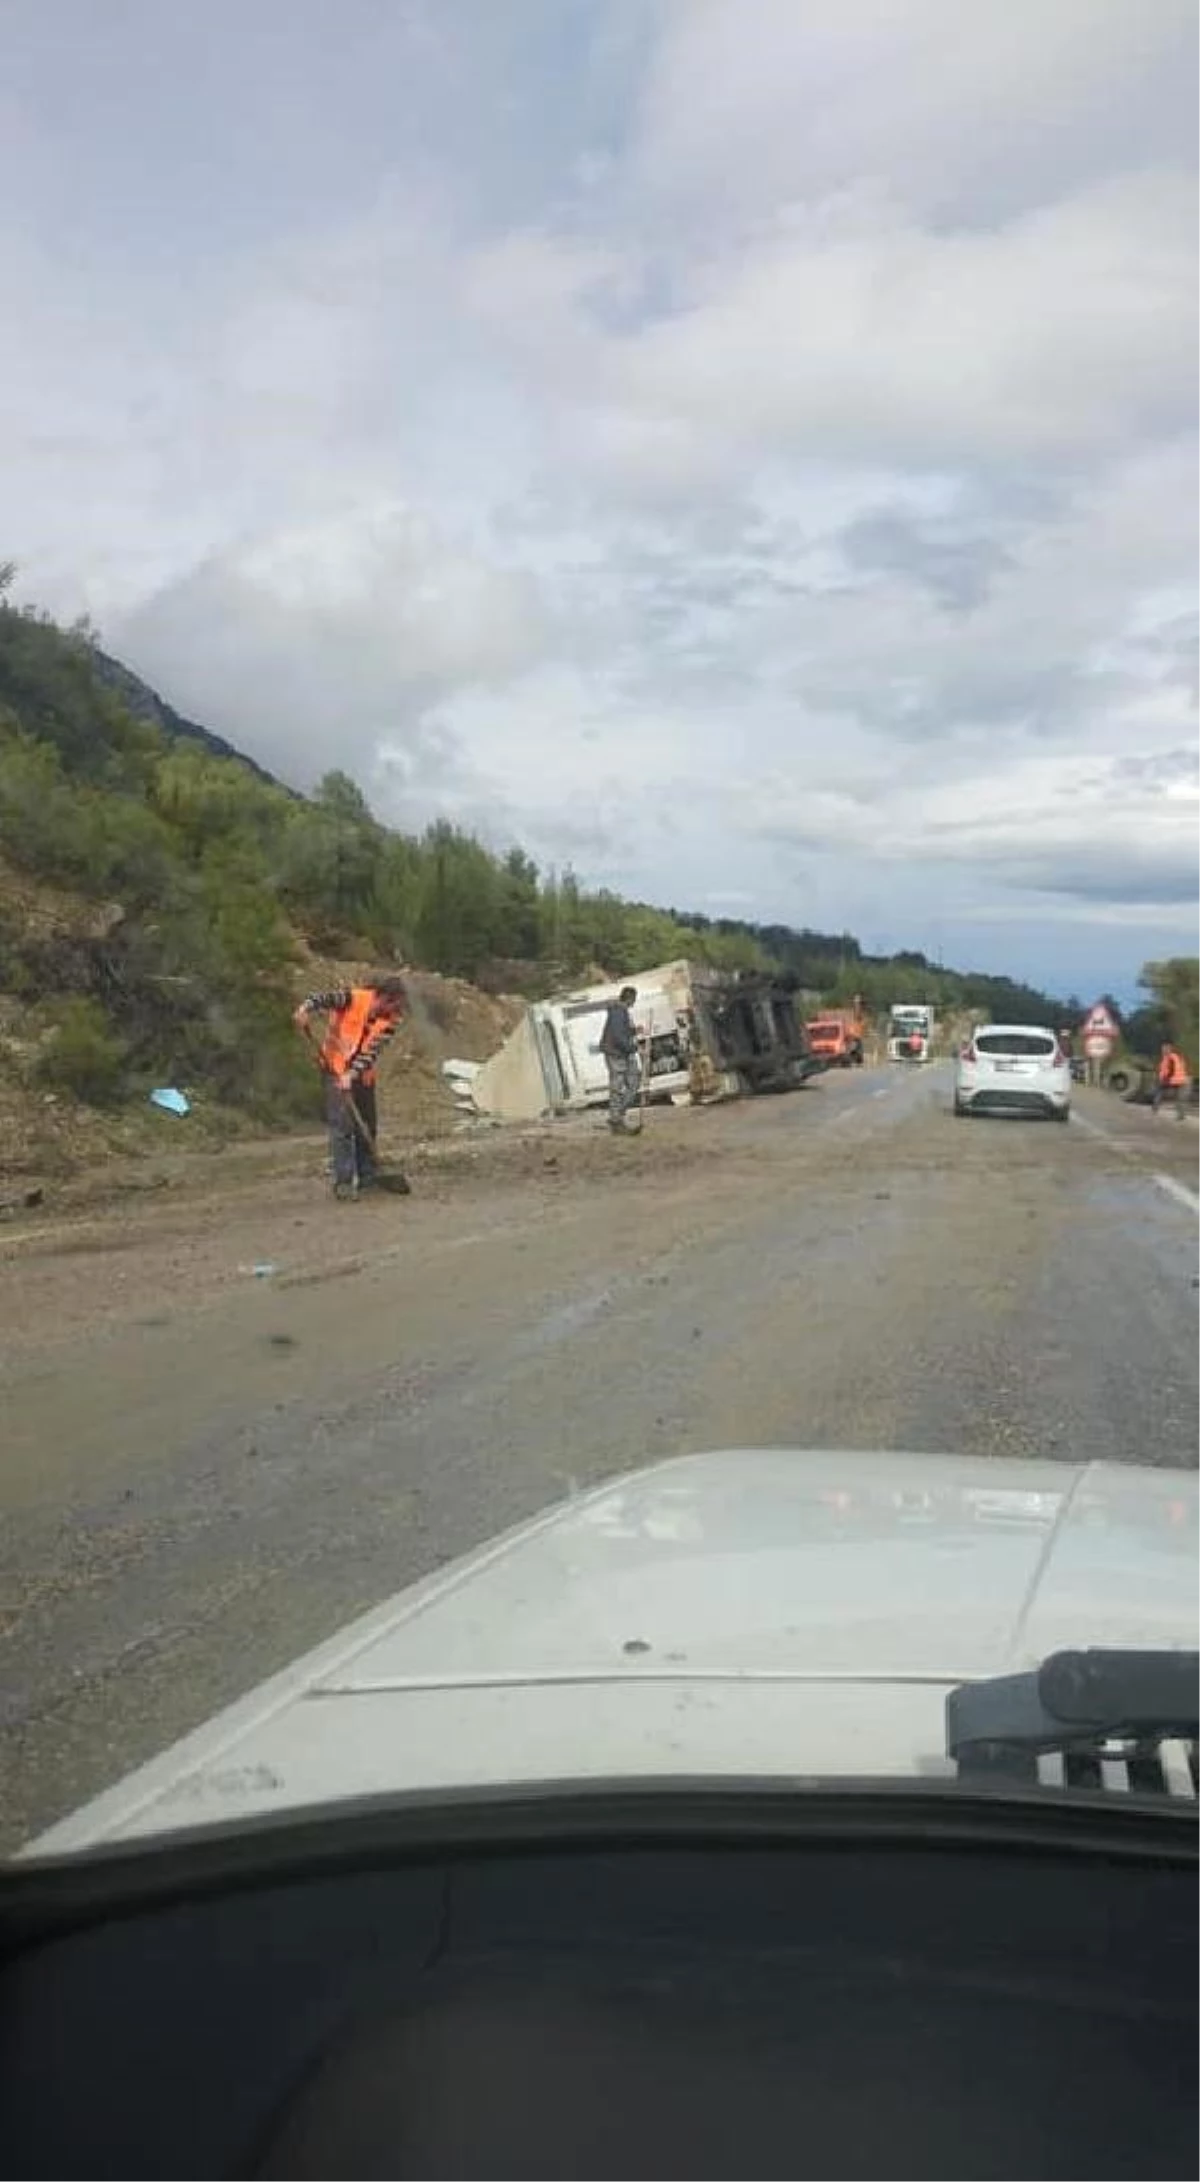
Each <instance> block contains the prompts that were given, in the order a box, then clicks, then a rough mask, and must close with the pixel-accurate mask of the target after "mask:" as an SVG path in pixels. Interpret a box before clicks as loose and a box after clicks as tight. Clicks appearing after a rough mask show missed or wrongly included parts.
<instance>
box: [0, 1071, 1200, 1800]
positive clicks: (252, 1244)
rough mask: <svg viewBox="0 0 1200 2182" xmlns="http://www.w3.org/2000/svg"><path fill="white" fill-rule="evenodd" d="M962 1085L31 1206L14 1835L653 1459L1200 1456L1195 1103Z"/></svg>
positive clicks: (2, 1588)
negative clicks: (401, 1592) (630, 1133)
mask: <svg viewBox="0 0 1200 2182" xmlns="http://www.w3.org/2000/svg"><path fill="white" fill-rule="evenodd" d="M948 1106H949V1080H948V1075H947V1073H946V1072H945V1071H944V1070H931V1071H927V1072H921V1073H919V1074H917V1073H912V1074H910V1073H907V1072H905V1073H901V1072H897V1071H891V1072H888V1071H880V1072H877V1073H872V1072H865V1073H864V1074H863V1075H861V1076H859V1075H855V1076H853V1077H836V1078H834V1077H830V1078H826V1079H824V1080H823V1081H822V1082H821V1083H819V1084H817V1085H814V1086H811V1087H809V1088H808V1089H806V1090H805V1091H803V1092H801V1093H798V1094H796V1095H794V1096H792V1097H789V1098H781V1099H770V1100H762V1101H755V1102H750V1103H747V1104H744V1105H739V1106H729V1107H724V1108H711V1109H705V1110H700V1111H681V1112H672V1111H664V1112H661V1113H658V1112H654V1113H652V1114H651V1115H650V1116H649V1119H648V1124H647V1129H646V1133H645V1135H644V1136H643V1137H642V1138H641V1139H640V1140H634V1141H632V1142H624V1141H614V1140H612V1139H611V1138H609V1136H608V1135H607V1133H606V1132H605V1131H604V1130H603V1127H602V1126H601V1125H598V1124H597V1123H596V1122H595V1121H594V1120H591V1119H588V1120H585V1121H583V1122H578V1121H572V1122H570V1123H562V1124H555V1125H552V1126H548V1127H546V1128H545V1129H541V1130H535V1131H530V1132H524V1133H519V1134H518V1133H512V1134H509V1133H507V1132H505V1133H503V1134H485V1135H481V1136H480V1137H478V1138H473V1139H471V1140H466V1139H458V1140H454V1141H453V1142H452V1143H451V1144H448V1145H445V1146H441V1147H438V1146H430V1147H428V1148H427V1149H426V1150H425V1151H424V1152H422V1153H421V1154H420V1155H419V1157H418V1159H417V1160H416V1161H415V1162H414V1182H415V1185H416V1192H415V1194H414V1196H413V1197H412V1198H410V1199H397V1198H380V1199H378V1200H375V1201H372V1200H370V1199H368V1200H365V1201H364V1202H362V1203H361V1204H357V1205H351V1206H345V1207H335V1206H334V1205H333V1204H332V1203H331V1202H330V1200H329V1198H328V1196H327V1193H326V1191H325V1187H324V1181H323V1148H322V1146H321V1144H320V1143H319V1141H317V1140H315V1139H314V1140H305V1141H304V1142H303V1143H301V1144H298V1145H293V1146H289V1147H285V1148H284V1150H285V1151H286V1154H287V1159H286V1163H282V1164H280V1165H279V1166H278V1167H276V1166H273V1165H272V1166H269V1167H268V1169H267V1171H265V1172H264V1171H263V1168H262V1166H261V1164H260V1165H258V1166H255V1164H254V1162H252V1161H247V1162H246V1163H245V1164H244V1165H242V1166H238V1165H237V1164H236V1163H228V1164H227V1165H226V1167H225V1168H224V1169H222V1170H221V1172H220V1173H219V1174H218V1173H215V1172H214V1171H213V1170H212V1169H211V1168H210V1169H209V1170H208V1172H207V1174H206V1175H205V1176H204V1177H203V1178H202V1179H196V1178H195V1177H190V1178H184V1179H183V1180H181V1181H180V1183H179V1184H178V1186H177V1187H176V1188H174V1189H171V1190H161V1191H157V1192H153V1193H150V1194H149V1195H148V1196H147V1197H146V1198H145V1199H137V1200H133V1201H130V1202H128V1203H125V1204H123V1205H119V1206H116V1207H110V1208H108V1209H107V1210H106V1211H105V1212H104V1213H103V1215H102V1216H97V1217H94V1218H87V1217H83V1218H80V1219H76V1220H71V1221H67V1222H60V1223H55V1222H54V1221H53V1220H44V1221H41V1222H39V1221H33V1222H31V1223H28V1224H26V1225H25V1226H24V1227H22V1228H20V1229H19V1230H18V1229H15V1228H14V1229H10V1230H5V1231H3V1232H2V1233H0V1322H2V1324H3V1328H4V1336H3V1340H4V1348H3V1361H2V1364H0V1373H2V1385H0V1394H2V1397H3V1402H4V1415H5V1442H6V1444H5V1450H4V1457H3V1463H2V1466H0V1613H2V1615H3V1623H2V1626H3V1629H4V1631H5V1635H4V1639H3V1652H2V1654H0V1658H2V1660H3V1676H2V1682H3V1711H2V1713H0V1722H2V1728H3V1731H2V1735H0V1765H2V1766H3V1768H4V1773H3V1778H4V1791H3V1825H4V1839H5V1840H6V1841H7V1842H8V1843H12V1842H15V1841H16V1840H18V1839H20V1838H22V1837H23V1836H24V1835H25V1834H27V1833H28V1832H29V1831H30V1830H32V1829H34V1828H35V1827H37V1826H40V1825H41V1824H43V1823H46V1822H48V1821H49V1820H50V1819H51V1818H52V1817H54V1816H56V1815H58V1814H60V1813H61V1812H62V1811H64V1810H66V1809H69V1808H70V1807H71V1806H72V1805H73V1804H75V1803H77V1802H78V1801H80V1800H82V1799H83V1798H84V1797H85V1796H86V1795H88V1794H90V1793H92V1792H94V1791H95V1790H96V1789H98V1788H99V1787H100V1786H102V1785H104V1784H105V1783H106V1782H107V1781H109V1780H111V1779H113V1778H115V1777H117V1776H118V1775H119V1774H120V1773H122V1772H124V1771H126V1770H127V1769H128V1768H129V1766H131V1765H132V1764H134V1763H135V1762H137V1761H138V1760H140V1759H141V1758H143V1757H145V1756H148V1755H149V1754H151V1753H152V1752H153V1751H154V1750H156V1749H158V1748H160V1747H162V1746H163V1745H164V1744H165V1743H166V1742H167V1741H169V1740H170V1739H171V1738H172V1737H173V1736H175V1735H177V1734H179V1733H181V1732H183V1731H184V1730H185V1729H187V1728H188V1727H190V1726H193V1725H195V1724H196V1723H197V1722H198V1721H199V1720H201V1719H203V1718H205V1717H206V1716H207V1715H208V1714H209V1713H211V1712H212V1711H213V1710H215V1709H216V1708H217V1707H218V1706H219V1705H220V1704H222V1703H224V1702H226V1701H228V1700H229V1699H231V1698H232V1697H233V1696H235V1695H237V1694H238V1693H240V1692H241V1691H242V1690H243V1689H245V1688H247V1687H248V1686H250V1685H251V1684H253V1683H254V1682H256V1681H258V1680H260V1679H261V1678H262V1677H263V1676H265V1675H266V1674H267V1673H269V1672H271V1671H273V1670H274V1668H276V1667H277V1666H279V1665H281V1664H283V1663H284V1662H285V1661H286V1660H288V1659H290V1658H291V1657H293V1656H295V1654H297V1653H298V1652H300V1651H302V1650H304V1649H306V1648H307V1647H308V1646H310V1645H311V1644H313V1643H315V1642H317V1641H318V1640H319V1639H320V1638H322V1637H324V1636H326V1635H328V1634H329V1633H330V1632H331V1631H332V1630H333V1629H335V1628H336V1627H337V1626H338V1625H339V1624H340V1623H342V1622H343V1621H345V1620H347V1619H348V1618H349V1617H350V1616H351V1615H352V1614H354V1613H356V1612H358V1611H360V1610H361V1609H363V1608H364V1607H366V1606H369V1605H371V1604H374V1603H375V1602H377V1601H378V1600H379V1599H380V1598H383V1597H386V1596H387V1595H388V1594H389V1593H390V1592H392V1591H394V1590H395V1589H397V1588H398V1587H399V1586H400V1585H402V1584H404V1583H406V1582H408V1581H411V1580H412V1579H414V1578H415V1577H417V1576H418V1575H421V1574H423V1573H425V1572H426V1571H427V1570H428V1569H429V1568H431V1567H432V1566H435V1565H436V1564H437V1563H438V1562H439V1561H442V1560H444V1559H446V1558H448V1557H450V1556H451V1555H453V1554H455V1553H458V1552H461V1551H462V1550H464V1549H465V1548H466V1547H467V1546H469V1545H471V1544H473V1543H475V1542H477V1541H478V1540H480V1539H482V1538H484V1537H486V1536H488V1535H490V1534H492V1533H493V1532H495V1531H496V1530H497V1529H499V1528H501V1527H503V1526H504V1525H506V1524H508V1523H511V1522H513V1521H516V1520H518V1519H520V1518H522V1517H524V1516H526V1515H529V1514H531V1513H533V1512H534V1511H535V1510H536V1509H538V1508H539V1507H541V1506H544V1505H545V1504H546V1503H547V1502H548V1501H550V1500H553V1499H554V1498H556V1497H558V1496H560V1495H561V1494H563V1493H565V1492H569V1491H571V1490H572V1489H574V1488H575V1487H577V1486H581V1485H584V1484H588V1483H591V1482H593V1481H595V1480H596V1479H597V1478H599V1477H601V1476H604V1475H607V1474H611V1473H614V1472H617V1471H620V1470H621V1469H623V1468H627V1467H631V1466H635V1465H639V1464H641V1463H644V1462H647V1461H652V1460H655V1459H659V1458H661V1457H664V1456H666V1455H669V1454H671V1453H675V1452H680V1451H683V1450H690V1449H696V1448H701V1447H715V1446H722V1445H724V1446H730V1445H732V1446H737V1445H753V1444H757V1445H764V1444H772V1443H774V1444H792V1445H798V1444H808V1445H816V1444H820V1445H825V1446H833V1447H838V1446H844V1447H851V1446H874V1447H885V1448H891V1449H896V1450H898V1451H901V1450H904V1449H905V1448H919V1449H927V1450H931V1451H937V1450H939V1449H947V1450H957V1449H961V1450H963V1451H968V1452H983V1453H989V1452H990V1453H1026V1454H1030V1455H1045V1454H1049V1455H1054V1454H1061V1455H1063V1456H1069V1457H1071V1458H1076V1457H1078V1456H1079V1455H1080V1454H1081V1453H1090V1454H1092V1455H1095V1456H1097V1457H1110V1458H1116V1459H1133V1460H1145V1461H1154V1462H1168V1463H1171V1462H1177V1463H1182V1462H1194V1461H1195V1437H1196V1365H1195V1354H1196V1350H1195V1304H1196V1288H1195V1217H1194V1212H1192V1211H1191V1210H1189V1200H1188V1192H1189V1190H1190V1189H1194V1159H1195V1147H1196V1136H1195V1131H1194V1129H1192V1128H1185V1129H1178V1130H1176V1129H1175V1128H1174V1126H1173V1125H1172V1124H1171V1123H1169V1122H1167V1121H1166V1120H1165V1119H1164V1118H1163V1117H1152V1116H1149V1115H1145V1114H1143V1113H1140V1112H1135V1111H1134V1110H1125V1109H1117V1110H1116V1111H1115V1112H1114V1106H1115V1102H1112V1101H1105V1100H1103V1099H1101V1098H1097V1099H1096V1100H1095V1101H1093V1102H1091V1103H1088V1102H1086V1101H1084V1102H1081V1105H1080V1119H1081V1120H1082V1121H1084V1122H1086V1123H1087V1124H1088V1125H1087V1126H1085V1127H1077V1126H1075V1125H1072V1127H1071V1128H1069V1129H1067V1130H1063V1129H1057V1128H1053V1127H1050V1126H1047V1125H1041V1124H1037V1123H1015V1124H1013V1123H1007V1122H1000V1123H987V1122H982V1123H979V1122H969V1123H961V1122H956V1121H954V1120H953V1119H952V1118H951V1117H950V1115H949V1111H948ZM1097 1130H1101V1131H1102V1132H1103V1133H1102V1134H1097V1133H1096V1131H1097ZM1164 1177H1165V1179H1166V1181H1167V1182H1170V1183H1172V1185H1173V1189H1174V1191H1175V1194H1172V1191H1171V1190H1168V1189H1166V1188H1165V1187H1164V1186H1163V1178H1164ZM267 1268H269V1269H270V1270H266V1269H267Z"/></svg>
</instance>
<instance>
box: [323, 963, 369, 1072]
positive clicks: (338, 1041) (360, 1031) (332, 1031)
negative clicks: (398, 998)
mask: <svg viewBox="0 0 1200 2182" xmlns="http://www.w3.org/2000/svg"><path fill="white" fill-rule="evenodd" d="M378 997H379V995H378V994H377V992H376V991H375V988H374V986H373V985H352V986H351V988H350V1004H349V1006H348V1007H345V1008H337V1009H335V1010H334V1012H333V1014H332V1015H331V1016H330V1017H329V1027H328V1029H327V1030H326V1032H325V1039H324V1043H323V1044H322V1047H321V1066H322V1067H323V1068H327V1069H328V1070H329V1073H330V1075H331V1076H345V1075H347V1074H348V1073H349V1069H350V1064H351V1062H352V1061H353V1060H354V1058H355V1056H356V1055H357V1054H358V1052H359V1051H360V1049H361V1047H362V1044H363V1041H364V1039H365V1038H366V1035H367V1031H368V1028H369V1025H370V1020H371V1010H372V1008H373V1007H374V1006H375V1003H376V1001H377V999H378ZM374 1081H375V1070H374V1069H373V1068H364V1070H363V1072H362V1074H361V1076H360V1077H359V1082H360V1083H374Z"/></svg>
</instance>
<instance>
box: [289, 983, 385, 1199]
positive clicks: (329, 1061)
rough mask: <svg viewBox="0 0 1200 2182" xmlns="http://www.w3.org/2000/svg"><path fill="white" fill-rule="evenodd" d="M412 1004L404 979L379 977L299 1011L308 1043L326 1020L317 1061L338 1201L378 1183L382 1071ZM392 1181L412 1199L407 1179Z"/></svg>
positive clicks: (321, 995) (311, 998)
mask: <svg viewBox="0 0 1200 2182" xmlns="http://www.w3.org/2000/svg"><path fill="white" fill-rule="evenodd" d="M407 1001H408V992H407V987H406V986H405V983H404V979H403V978H402V977H378V978H375V979H374V980H373V981H372V983H371V984H369V985H338V986H335V987H334V988H333V990H332V991H330V992H315V993H309V994H308V996H307V998H306V999H304V1000H302V1001H301V1003H300V1005H299V1007H298V1008H297V1009H296V1013H295V1018H294V1020H295V1022H296V1025H297V1028H298V1029H299V1030H300V1031H301V1032H302V1033H303V1035H304V1036H305V1037H306V1038H307V1037H309V1036H310V1032H309V1023H310V1020H311V1018H312V1017H313V1016H314V1015H324V1016H325V1018H326V1027H325V1036H324V1038H323V1040H322V1041H321V1045H320V1048H319V1051H318V1055H317V1058H318V1060H319V1061H320V1064H321V1068H322V1070H323V1072H324V1076H325V1119H326V1122H327V1124H328V1127H329V1152H330V1160H331V1164H332V1168H333V1191H334V1195H335V1197H340V1198H349V1197H357V1196H359V1195H360V1193H361V1192H362V1191H363V1190H365V1189H370V1188H371V1187H372V1186H373V1184H374V1183H375V1182H376V1181H377V1179H378V1176H377V1172H376V1164H375V1140H376V1136H377V1134H378V1129H379V1105H378V1099H377V1095H376V1088H375V1087H376V1082H377V1067H378V1061H379V1056H380V1054H381V1053H382V1051H383V1049H384V1047H385V1046H386V1045H387V1043H388V1041H389V1039H391V1038H394V1037H395V1035H396V1032H397V1031H398V1030H399V1028H400V1025H401V1023H402V1022H403V1021H404V1018H405V1015H406V1013H407ZM388 1179H389V1182H390V1184H391V1186H392V1187H393V1188H395V1189H398V1190H400V1191H402V1192H403V1193H405V1194H407V1191H408V1184H407V1182H406V1181H405V1179H404V1176H403V1175H401V1174H391V1173H390V1172H389V1177H388Z"/></svg>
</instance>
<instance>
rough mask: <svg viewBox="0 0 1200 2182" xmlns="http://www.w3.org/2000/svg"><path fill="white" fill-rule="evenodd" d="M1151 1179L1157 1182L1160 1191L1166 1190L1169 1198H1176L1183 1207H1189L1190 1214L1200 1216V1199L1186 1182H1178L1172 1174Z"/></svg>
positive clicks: (1155, 1176) (1159, 1175) (1157, 1175)
mask: <svg viewBox="0 0 1200 2182" xmlns="http://www.w3.org/2000/svg"><path fill="white" fill-rule="evenodd" d="M1151 1179H1152V1180H1153V1181H1155V1182H1157V1184H1158V1186H1159V1188H1160V1189H1165V1191H1166V1193H1167V1195H1168V1197H1174V1198H1176V1199H1177V1201H1178V1202H1179V1203H1180V1204H1181V1205H1186V1206H1187V1208H1188V1211H1189V1212H1194V1213H1197V1214H1198V1215H1200V1197H1197V1195H1196V1192H1195V1190H1194V1189H1189V1188H1188V1186H1187V1184H1186V1182H1177V1181H1176V1180H1175V1177H1174V1175H1172V1174H1156V1175H1154V1176H1152V1177H1151Z"/></svg>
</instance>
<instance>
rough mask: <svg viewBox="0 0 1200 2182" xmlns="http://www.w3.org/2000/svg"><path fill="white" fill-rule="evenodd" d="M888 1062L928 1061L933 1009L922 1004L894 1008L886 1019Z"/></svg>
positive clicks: (931, 1047)
mask: <svg viewBox="0 0 1200 2182" xmlns="http://www.w3.org/2000/svg"><path fill="white" fill-rule="evenodd" d="M887 1055H888V1059H889V1061H928V1060H931V1059H932V1057H933V1009H932V1008H927V1007H925V1006H924V1005H923V1004H922V1005H917V1004H908V1003H906V1004H904V1005H902V1006H898V1007H894V1008H893V1009H892V1011H891V1013H890V1015H889V1017H888V1036H887Z"/></svg>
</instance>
